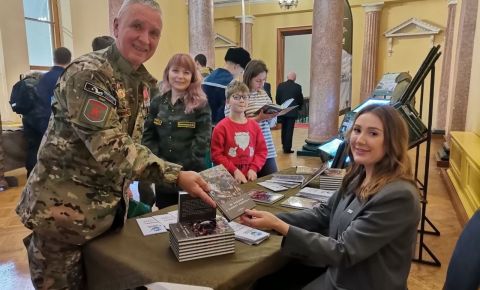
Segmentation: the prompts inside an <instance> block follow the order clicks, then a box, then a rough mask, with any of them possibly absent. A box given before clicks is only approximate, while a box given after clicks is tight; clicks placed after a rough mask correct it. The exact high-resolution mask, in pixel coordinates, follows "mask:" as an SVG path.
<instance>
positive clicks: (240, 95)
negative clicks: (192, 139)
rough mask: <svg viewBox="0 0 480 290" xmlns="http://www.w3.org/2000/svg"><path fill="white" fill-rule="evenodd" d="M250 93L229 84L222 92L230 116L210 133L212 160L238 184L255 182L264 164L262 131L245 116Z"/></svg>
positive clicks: (238, 85) (235, 82)
mask: <svg viewBox="0 0 480 290" xmlns="http://www.w3.org/2000/svg"><path fill="white" fill-rule="evenodd" d="M249 94H250V91H249V89H248V87H247V86H246V85H245V84H244V83H242V82H239V81H232V82H231V83H230V84H229V85H228V86H227V88H226V89H225V95H226V97H227V105H228V106H230V115H229V116H228V117H225V118H224V119H223V120H221V121H220V122H219V123H218V124H217V125H216V126H215V129H214V130H213V135H212V141H211V155H212V161H213V163H215V164H222V165H223V166H225V168H226V169H227V170H228V172H230V174H231V175H233V177H234V178H235V180H237V181H238V182H239V183H246V182H248V181H252V180H255V179H257V172H258V171H259V170H260V169H261V168H262V167H263V165H264V164H265V160H266V158H267V146H266V144H265V139H264V138H263V134H262V130H261V129H260V126H259V125H258V123H257V122H256V121H255V120H251V119H248V118H247V117H246V116H245V109H246V108H247V105H248V98H249Z"/></svg>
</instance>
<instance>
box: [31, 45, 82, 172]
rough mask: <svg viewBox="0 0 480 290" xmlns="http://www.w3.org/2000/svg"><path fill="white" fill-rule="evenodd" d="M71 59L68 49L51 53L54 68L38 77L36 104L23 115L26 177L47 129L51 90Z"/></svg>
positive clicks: (63, 48) (59, 49)
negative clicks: (25, 141) (25, 142)
mask: <svg viewBox="0 0 480 290" xmlns="http://www.w3.org/2000/svg"><path fill="white" fill-rule="evenodd" d="M71 59H72V53H71V52H70V50H68V48H65V47H59V48H57V49H55V51H54V52H53V63H54V66H53V67H52V68H51V69H50V70H49V71H48V72H46V73H45V74H44V75H43V76H41V77H40V80H39V81H38V84H37V86H36V90H35V91H36V95H37V98H36V102H35V106H34V107H33V109H32V110H31V111H30V112H29V113H27V114H25V115H23V120H22V121H23V130H24V135H25V138H26V140H27V160H26V162H25V167H26V168H27V176H30V172H31V171H32V170H33V167H35V164H37V153H38V148H39V147H40V143H41V142H42V137H43V134H45V131H46V130H47V127H48V121H49V119H50V115H51V114H52V109H51V104H52V97H53V90H54V89H55V86H56V84H57V80H58V78H59V77H60V75H61V74H62V73H63V71H64V70H65V67H67V66H68V64H69V63H70V61H71Z"/></svg>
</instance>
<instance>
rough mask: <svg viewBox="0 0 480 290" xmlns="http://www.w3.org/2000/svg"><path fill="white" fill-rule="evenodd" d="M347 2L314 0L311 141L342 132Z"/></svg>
mask: <svg viewBox="0 0 480 290" xmlns="http://www.w3.org/2000/svg"><path fill="white" fill-rule="evenodd" d="M343 5H344V1H332V0H316V1H314V6H313V25H312V56H311V64H310V67H311V71H310V107H309V113H308V115H309V124H308V139H307V143H316V142H318V143H321V142H324V141H327V140H328V139H330V138H331V137H333V136H334V135H336V134H337V132H338V106H339V102H340V96H339V94H340V69H341V62H342V38H343Z"/></svg>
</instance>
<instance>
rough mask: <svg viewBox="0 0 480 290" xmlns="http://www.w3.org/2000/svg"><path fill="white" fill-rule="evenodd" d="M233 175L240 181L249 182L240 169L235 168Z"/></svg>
mask: <svg viewBox="0 0 480 290" xmlns="http://www.w3.org/2000/svg"><path fill="white" fill-rule="evenodd" d="M233 177H234V178H235V180H236V181H237V182H238V183H247V179H246V178H245V175H243V173H242V172H241V171H240V169H238V168H237V169H235V171H234V172H233Z"/></svg>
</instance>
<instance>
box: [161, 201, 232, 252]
mask: <svg viewBox="0 0 480 290" xmlns="http://www.w3.org/2000/svg"><path fill="white" fill-rule="evenodd" d="M176 216H177V218H178V221H177V222H176V223H171V224H170V225H169V233H170V234H169V235H170V248H171V249H172V251H173V253H174V254H175V256H176V257H177V259H178V261H179V262H183V261H189V260H195V259H201V258H206V257H212V256H218V255H224V254H230V253H234V252H235V234H234V231H233V229H232V228H231V227H230V225H229V224H228V221H227V220H226V219H225V218H224V217H220V216H217V215H216V210H215V209H214V208H212V207H211V206H210V205H208V204H206V203H205V202H204V201H202V200H201V199H199V198H195V197H192V196H190V195H189V194H188V193H186V192H180V193H179V195H178V213H177V214H176Z"/></svg>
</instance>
